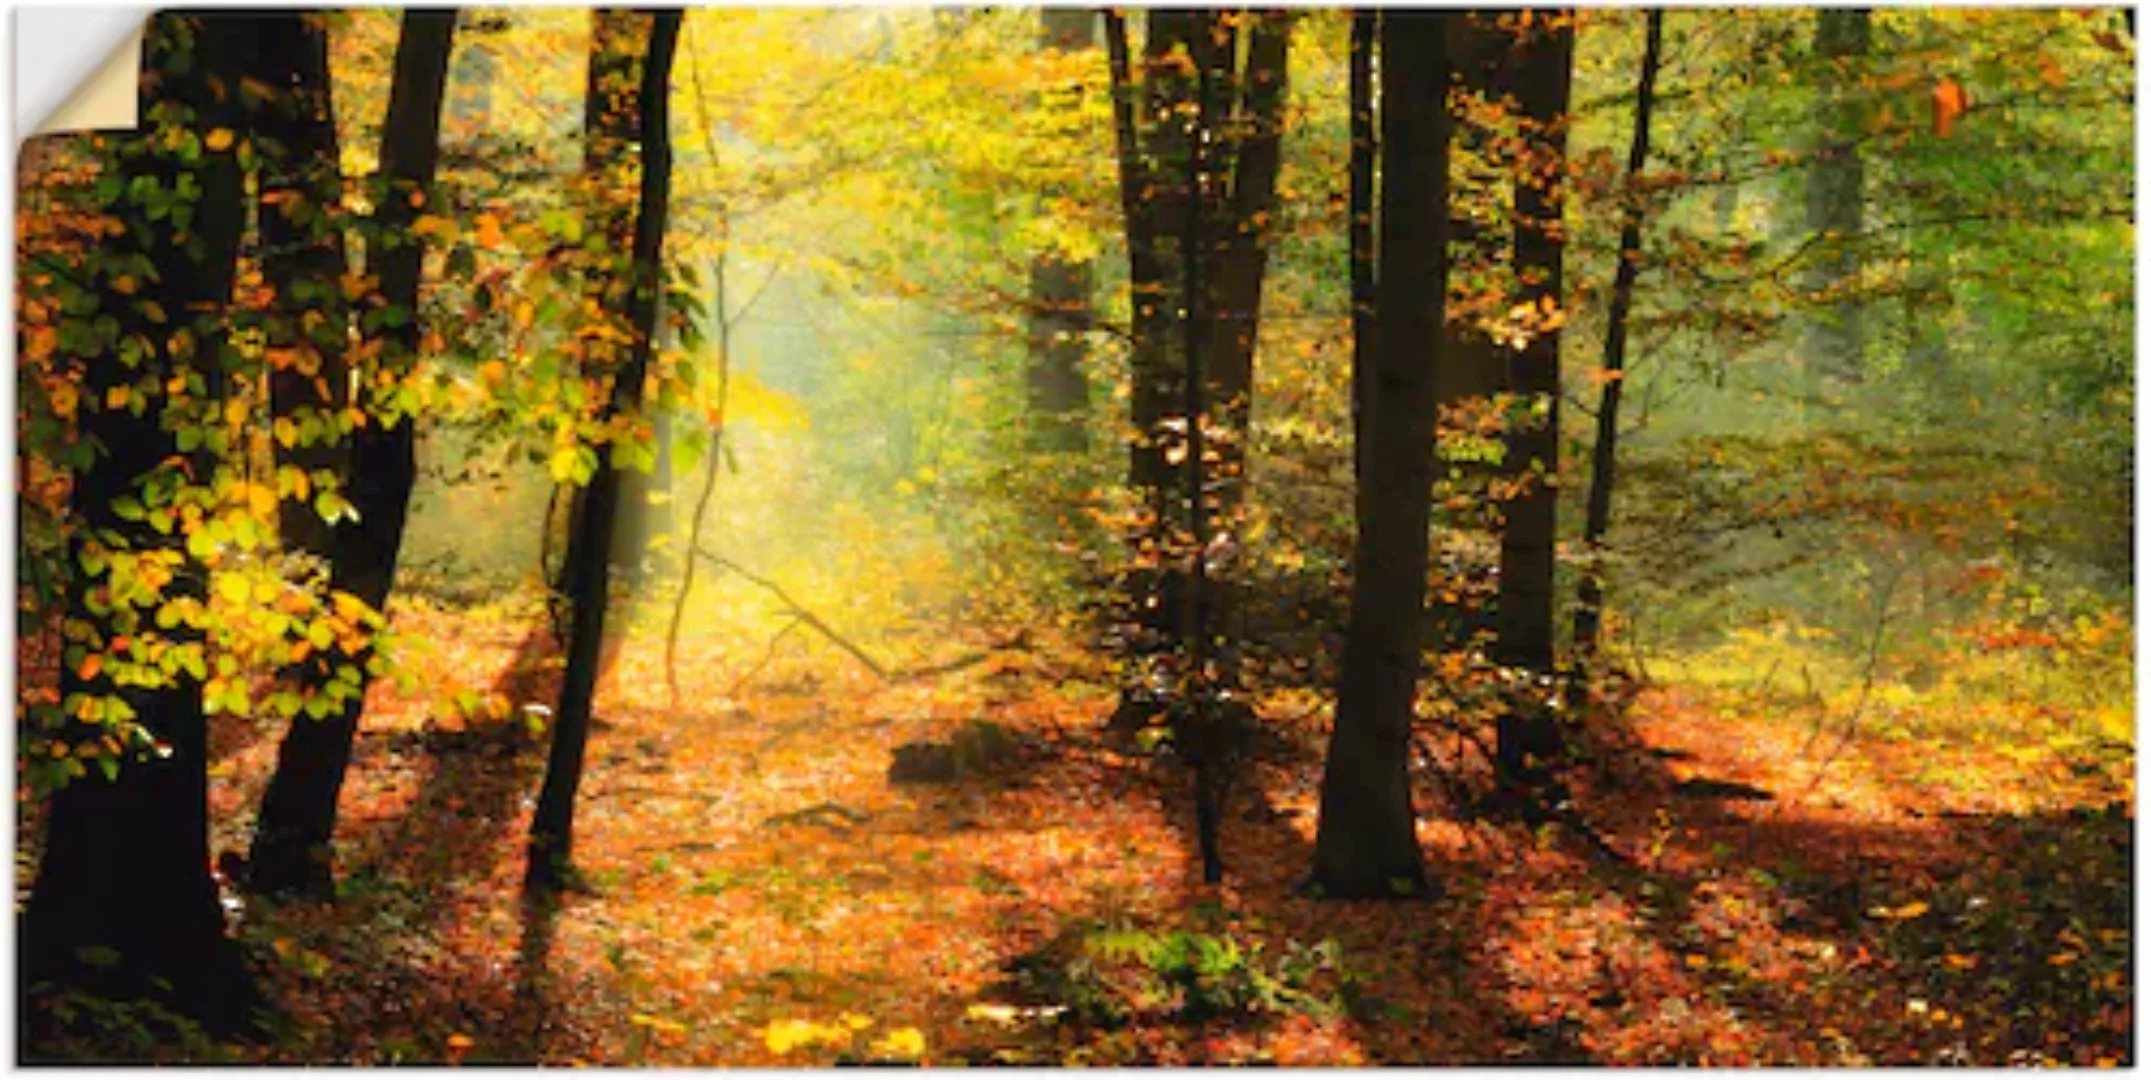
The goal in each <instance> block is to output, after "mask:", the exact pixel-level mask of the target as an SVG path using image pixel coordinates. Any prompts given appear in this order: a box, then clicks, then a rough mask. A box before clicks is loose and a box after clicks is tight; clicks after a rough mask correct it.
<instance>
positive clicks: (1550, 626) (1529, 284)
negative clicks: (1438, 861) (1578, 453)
mask: <svg viewBox="0 0 2151 1080" xmlns="http://www.w3.org/2000/svg"><path fill="white" fill-rule="evenodd" d="M1519 19H1520V20H1521V22H1522V25H1520V26H1519V27H1518V32H1519V33H1520V34H1521V35H1522V37H1523V40H1522V41H1520V42H1519V43H1518V44H1517V48H1516V52H1515V53H1513V54H1512V61H1511V62H1512V63H1513V64H1514V67H1515V77H1514V79H1513V81H1512V82H1513V85H1514V86H1515V88H1516V98H1517V103H1518V105H1519V106H1520V107H1521V112H1522V116H1521V120H1522V123H1523V124H1524V127H1525V133H1526V143H1525V145H1526V146H1527V147H1528V149H1527V150H1526V151H1525V153H1524V156H1523V159H1522V161H1521V162H1520V163H1519V165H1520V167H1519V168H1518V170H1517V172H1516V175H1515V180H1514V183H1515V192H1516V195H1515V207H1516V208H1515V227H1514V233H1513V235H1514V240H1513V246H1512V248H1511V256H1510V260H1511V265H1512V266H1513V268H1514V269H1513V272H1514V274H1515V276H1516V283H1517V291H1516V298H1515V301H1516V306H1517V308H1518V309H1520V310H1523V311H1524V312H1526V313H1527V316H1526V317H1527V319H1529V320H1530V325H1528V326H1527V327H1526V328H1525V329H1526V332H1527V333H1528V334H1529V336H1528V338H1527V339H1526V340H1525V341H1524V343H1523V344H1522V345H1521V346H1520V347H1518V348H1516V349H1513V350H1511V353H1510V356H1509V363H1508V372H1507V380H1506V381H1507V386H1508V390H1509V392H1510V393H1511V394H1512V395H1514V396H1515V397H1516V398H1517V399H1518V401H1519V407H1520V410H1521V412H1522V417H1521V418H1520V419H1519V420H1514V421H1512V422H1511V423H1510V425H1509V429H1508V434H1507V438H1506V447H1505V452H1504V454H1503V472H1505V473H1506V474H1507V475H1508V477H1509V478H1510V479H1511V481H1512V482H1511V484H1510V485H1508V488H1509V494H1508V498H1507V499H1506V504H1505V505H1504V507H1503V514H1502V528H1501V575H1500V580H1501V583H1500V589H1499V604H1500V613H1499V616H1498V619H1497V621H1496V624H1495V638H1494V653H1493V659H1494V662H1495V663H1497V664H1500V665H1502V666H1503V667H1507V668H1514V669H1521V670H1522V671H1523V672H1524V673H1526V677H1527V679H1528V680H1529V686H1528V687H1527V689H1526V690H1525V691H1524V692H1523V693H1521V694H1519V695H1518V698H1519V699H1518V700H1512V701H1511V702H1510V703H1509V707H1508V709H1507V711H1506V712H1505V713H1504V714H1503V716H1502V718H1501V720H1500V722H1499V723H1498V725H1497V731H1496V744H1495V758H1496V765H1497V767H1498V769H1499V771H1500V772H1501V773H1502V775H1503V776H1504V777H1505V778H1507V779H1509V780H1511V781H1514V780H1519V779H1527V778H1532V777H1535V776H1536V775H1537V774H1538V773H1539V772H1540V771H1541V769H1542V767H1543V765H1544V763H1545V762H1547V761H1549V760H1551V759H1552V758H1553V757H1554V756H1556V755H1557V754H1558V753H1559V752H1560V749H1561V731H1560V724H1559V721H1558V717H1557V716H1556V714H1555V713H1554V711H1553V707H1552V703H1551V701H1550V700H1549V696H1550V695H1549V693H1548V688H1549V687H1550V686H1551V682H1552V677H1553V670H1554V602H1553V601H1554V556H1555V506H1556V495H1557V489H1556V484H1555V478H1556V476H1557V474H1558V472H1559V464H1560V462H1559V458H1560V445H1561V440H1560V435H1561V314H1562V302H1563V298H1562V292H1561V254H1562V250H1563V247H1564V239H1563V237H1564V230H1563V225H1562V208H1563V205H1564V196H1563V190H1564V187H1565V185H1566V179H1567V177H1566V174H1567V171H1568V153H1567V147H1568V132H1567V129H1568V122H1569V120H1568V111H1569V82H1570V72H1571V68H1572V66H1573V56H1574V53H1575V40H1576V39H1575V16H1574V13H1573V12H1562V11H1556V12H1551V13H1548V12H1531V11H1526V12H1523V13H1522V14H1521V15H1520V16H1519Z"/></svg>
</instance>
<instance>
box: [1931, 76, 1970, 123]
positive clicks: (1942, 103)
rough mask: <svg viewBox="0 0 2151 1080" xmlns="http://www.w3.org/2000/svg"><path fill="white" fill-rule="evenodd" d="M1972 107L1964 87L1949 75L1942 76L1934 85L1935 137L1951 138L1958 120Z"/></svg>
mask: <svg viewBox="0 0 2151 1080" xmlns="http://www.w3.org/2000/svg"><path fill="white" fill-rule="evenodd" d="M1971 107H1972V98H1971V95H1970V94H1967V93H1965V91H1964V85H1963V84H1962V83H1959V82H1958V81H1957V80H1955V79H1952V78H1950V77H1949V76H1947V75H1944V76H1942V80H1941V81H1940V82H1937V83H1935V84H1934V133H1935V136H1936V137H1937V138H1942V139H1946V138H1949V133H1950V131H1951V130H1952V129H1953V128H1955V127H1956V124H1957V118H1958V117H1960V116H1963V115H1964V111H1965V110H1966V109H1969V108H1971Z"/></svg>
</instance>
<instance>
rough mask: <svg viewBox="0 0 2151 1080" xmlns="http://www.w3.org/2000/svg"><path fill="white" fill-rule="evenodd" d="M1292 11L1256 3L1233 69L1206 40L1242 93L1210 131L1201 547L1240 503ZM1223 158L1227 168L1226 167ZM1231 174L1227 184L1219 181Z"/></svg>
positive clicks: (1228, 600)
mask: <svg viewBox="0 0 2151 1080" xmlns="http://www.w3.org/2000/svg"><path fill="white" fill-rule="evenodd" d="M1292 18H1293V17H1292V14H1291V13H1290V12H1287V11H1279V10H1271V11H1263V12H1259V13H1256V14H1254V15H1253V16H1252V19H1253V22H1252V24H1251V27H1250V29H1249V32H1248V35H1247V50H1246V52H1247V61H1246V64H1245V66H1244V67H1243V68H1241V69H1240V70H1239V71H1238V72H1237V73H1235V71H1234V69H1233V65H1234V53H1235V51H1236V49H1235V47H1234V43H1233V40H1232V39H1231V38H1229V37H1228V38H1226V39H1225V40H1224V42H1223V44H1222V47H1220V48H1217V49H1214V50H1212V53H1213V56H1214V58H1215V60H1216V61H1217V64H1216V66H1217V67H1219V68H1220V69H1222V72H1223V75H1222V77H1221V78H1220V79H1219V80H1218V81H1220V82H1223V83H1224V84H1225V90H1226V91H1227V93H1226V94H1225V95H1223V96H1224V97H1226V98H1227V99H1228V100H1229V98H1230V96H1231V94H1230V91H1233V90H1235V89H1236V90H1237V91H1238V92H1239V97H1240V102H1241V103H1240V106H1239V112H1238V115H1236V116H1234V117H1233V118H1232V119H1231V120H1230V121H1229V122H1228V123H1224V124H1220V123H1217V122H1216V121H1211V122H1209V124H1208V126H1209V127H1211V128H1217V127H1223V128H1224V129H1225V132H1224V137H1223V138H1221V139H1214V140H1213V141H1214V143H1215V145H1216V146H1217V147H1218V149H1219V152H1220V154H1229V155H1230V160H1229V162H1226V161H1221V162H1219V163H1218V165H1217V167H1216V168H1213V169H1211V170H1210V174H1211V175H1212V176H1213V177H1215V178H1217V181H1218V183H1217V184H1216V185H1215V186H1217V187H1219V188H1220V189H1222V190H1220V191H1219V192H1218V196H1217V197H1216V198H1214V199H1211V200H1208V202H1209V203H1210V204H1211V205H1212V206H1214V207H1215V211H1214V212H1213V213H1212V214H1211V219H1212V220H1214V221H1216V222H1217V225H1216V227H1215V229H1214V230H1213V232H1214V233H1215V234H1216V239H1215V240H1214V242H1213V243H1211V244H1209V245H1208V246H1207V247H1206V252H1205V254H1206V256H1207V258H1208V260H1209V261H1210V262H1211V263H1212V265H1211V266H1210V267H1209V268H1208V269H1207V270H1206V271H1205V273H1204V280H1205V281H1206V283H1207V287H1206V294H1207V295H1206V298H1205V302H1204V309H1203V310H1204V318H1205V322H1206V323H1207V327H1206V330H1205V339H1204V341H1203V344H1202V347H1203V349H1204V352H1205V356H1204V358H1203V365H1204V367H1205V368H1206V369H1207V372H1208V374H1207V379H1208V385H1207V387H1206V389H1205V396H1206V397H1207V398H1208V401H1209V407H1208V417H1207V426H1206V428H1205V431H1204V437H1205V441H1206V443H1208V445H1209V453H1208V455H1206V457H1207V459H1208V461H1214V462H1215V465H1214V468H1213V467H1211V466H1210V465H1209V464H1208V462H1206V464H1205V468H1208V469H1210V479H1209V480H1208V482H1207V483H1206V484H1205V488H1206V490H1207V491H1208V492H1210V493H1213V494H1212V495H1209V496H1206V497H1211V498H1214V501H1215V512H1214V516H1213V518H1212V522H1213V524H1212V527H1211V528H1210V529H1209V530H1208V533H1207V535H1200V536H1197V537H1196V538H1195V543H1196V544H1197V545H1198V546H1199V547H1201V548H1203V549H1204V550H1207V551H1214V552H1223V553H1229V552H1231V551H1232V550H1234V549H1236V548H1237V547H1238V546H1239V544H1238V539H1237V538H1238V537H1239V535H1240V519H1241V515H1242V508H1243V506H1244V505H1245V503H1246V501H1247V450H1248V440H1249V438H1250V431H1251V427H1252V422H1253V418H1254V399H1255V344H1256V340H1257V339H1258V338H1259V337H1260V334H1261V315H1262V289H1263V283H1264V280H1265V278H1266V277H1267V273H1268V269H1269V255H1270V234H1271V231H1272V230H1271V228H1270V224H1271V222H1272V220H1273V219H1274V218H1275V216H1276V207H1277V176H1278V171H1279V169H1280V167H1281V164H1282V160H1283V141H1284V107H1285V102H1286V100H1287V99H1288V97H1289V85H1288V83H1287V68H1288V66H1289V60H1290V49H1291V43H1292ZM1228 165H1229V172H1228V171H1227V168H1228ZM1228 180H1229V187H1228V186H1227V185H1226V182H1227V181H1228ZM1218 562H1219V566H1218V570H1219V571H1220V574H1219V577H1218V580H1217V581H1215V582H1214V583H1213V588H1212V589H1211V603H1210V608H1209V610H1210V616H1211V622H1210V626H1209V627H1208V628H1207V631H1208V632H1209V633H1210V634H1212V635H1213V636H1215V637H1216V638H1218V639H1219V641H1220V642H1221V644H1222V646H1223V647H1222V648H1221V649H1219V650H1218V656H1217V659H1218V660H1219V661H1220V663H1221V664H1222V665H1223V666H1222V669H1221V670H1222V676H1221V677H1222V679H1223V680H1224V684H1225V685H1228V686H1229V685H1232V684H1233V683H1235V682H1237V678H1238V676H1237V673H1236V671H1235V670H1233V661H1234V658H1235V657H1236V656H1237V655H1238V649H1239V640H1238V638H1239V633H1238V630H1237V624H1238V614H1237V613H1238V610H1239V606H1240V605H1239V594H1238V589H1237V587H1236V583H1235V582H1234V581H1233V579H1232V577H1231V575H1229V574H1228V573H1225V571H1226V570H1227V569H1228V568H1229V560H1226V559H1219V560H1218Z"/></svg>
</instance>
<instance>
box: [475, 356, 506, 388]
mask: <svg viewBox="0 0 2151 1080" xmlns="http://www.w3.org/2000/svg"><path fill="white" fill-rule="evenodd" d="M478 377H479V378H481V379H484V380H485V381H486V382H489V383H498V382H500V381H501V380H502V379H505V378H507V377H508V365H507V364H504V363H502V362H500V361H499V360H488V361H486V362H485V363H483V364H480V365H478Z"/></svg>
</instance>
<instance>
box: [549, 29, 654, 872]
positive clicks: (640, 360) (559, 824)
mask: <svg viewBox="0 0 2151 1080" xmlns="http://www.w3.org/2000/svg"><path fill="white" fill-rule="evenodd" d="M638 18H639V17H638ZM648 18H649V26H650V31H649V38H648V42H649V44H648V47H647V49H646V50H645V52H644V54H643V56H642V58H641V61H640V63H639V64H637V65H636V67H639V68H640V72H639V75H640V78H639V82H638V81H637V80H634V79H633V78H632V77H630V79H629V82H628V85H630V86H634V87H635V89H634V90H633V91H632V93H631V95H630V96H629V97H628V99H627V100H625V101H620V100H618V99H617V98H615V99H614V100H613V101H612V102H610V103H609V107H611V108H619V109H632V110H633V111H634V112H635V114H636V116H637V119H638V134H639V135H640V139H641V147H642V149H641V153H640V155H639V156H640V158H641V166H642V168H641V177H640V181H639V183H638V185H637V195H636V201H635V214H634V239H633V243H632V245H631V246H630V247H629V249H628V251H629V254H628V260H627V263H626V265H625V267H624V268H622V269H623V270H624V273H620V274H618V275H617V276H618V278H619V279H620V280H619V281H618V282H617V283H614V282H607V281H598V282H593V283H592V286H593V291H594V292H596V293H597V295H600V296H602V297H604V298H605V300H606V301H607V306H604V307H601V308H600V311H601V313H602V314H604V315H605V316H607V317H609V318H612V319H617V321H618V324H619V325H620V327H621V329H622V330H624V332H625V336H626V338H627V341H628V345H627V354H626V357H625V359H624V361H623V362H621V363H620V364H619V365H618V369H617V371H615V372H614V373H613V376H612V380H611V389H610V391H609V393H608V394H607V396H606V398H605V400H604V403H603V405H602V406H601V410H600V414H599V419H600V422H601V425H603V426H610V425H612V424H613V423H614V422H615V421H631V420H632V419H633V418H634V416H635V414H636V413H637V411H638V410H639V409H640V408H641V403H642V387H643V382H644V380H645V378H646V377H647V376H648V373H649V370H650V360H651V354H652V352H653V351H654V349H655V345H656V337H657V316H658V296H659V292H660V291H661V290H662V288H663V255H664V240H665V218H666V210H667V204H668V202H669V200H670V194H671V182H672V136H671V131H670V127H669V125H670V121H671V109H670V97H671V77H672V59H673V54H674V52H675V50H676V49H677V47H678V45H679V34H680V18H681V14H680V12H679V11H678V10H664V11H658V12H655V13H652V14H651V15H650V16H648ZM599 21H600V22H601V23H602V22H603V21H604V18H603V16H602V14H601V15H600V18H599ZM592 47H593V52H597V51H610V49H611V48H612V47H615V46H611V45H610V44H609V43H608V42H607V40H606V35H605V34H604V33H602V32H600V33H597V34H595V35H594V40H593V46H592ZM597 63H598V60H597V58H596V57H593V66H594V67H595V66H596V64H597ZM595 145H596V144H595V142H593V146H595ZM617 150H618V151H620V152H623V153H624V151H625V147H624V146H621V147H618V148H617ZM615 305H617V306H615ZM593 343H594V339H593ZM596 355H597V356H598V357H603V356H604V355H605V353H604V351H603V350H599V351H598V352H597V354H596ZM603 366H605V365H602V364H601V365H599V367H600V369H601V368H602V367H603ZM616 456H617V451H609V452H606V453H602V454H600V455H599V458H600V460H599V463H598V468H597V472H596V474H595V475H594V476H593V477H592V478H591V481H590V487H589V491H588V494H587V495H586V496H585V497H584V499H583V510H582V513H581V515H580V520H579V521H577V523H576V526H575V531H574V534H573V535H572V536H571V538H570V540H569V545H568V552H567V560H566V564H565V566H564V567H563V576H564V577H565V578H566V585H567V589H566V594H567V600H568V603H569V605H570V609H571V617H572V622H571V624H570V627H569V634H568V640H567V642H566V643H565V644H566V647H567V653H568V658H567V659H568V664H567V673H566V676H565V678H564V679H563V681H562V685H561V689H560V705H559V708H558V709H556V710H555V711H554V728H553V739H552V748H551V752H550V753H549V754H548V755H547V758H546V767H545V783H544V786H543V787H542V788H541V789H540V791H539V793H538V806H537V810H536V812H535V813H534V815H533V817H532V820H531V826H530V845H529V861H528V864H527V866H526V867H525V871H524V884H525V886H526V887H527V888H528V889H530V890H531V891H534V892H550V891H556V890H558V889H559V888H561V887H562V886H564V885H565V884H566V883H567V880H568V871H569V868H570V863H569V859H570V855H571V852H572V850H573V842H574V827H575V793H576V788H577V787H578V786H579V785H580V783H581V780H582V770H583V755H584V750H585V748H586V747H587V746H588V744H589V741H590V714H591V706H592V704H593V699H594V698H595V697H596V692H597V676H598V667H599V661H600V649H601V645H602V643H603V641H604V636H605V607H606V596H607V592H608V589H609V585H610V578H611V574H610V569H611V561H610V559H609V558H608V557H607V555H608V548H609V540H610V538H611V536H612V534H613V527H614V524H615V520H616V518H617V509H618V505H619V500H620V467H621V466H620V463H619V462H618V461H617V460H616Z"/></svg>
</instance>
